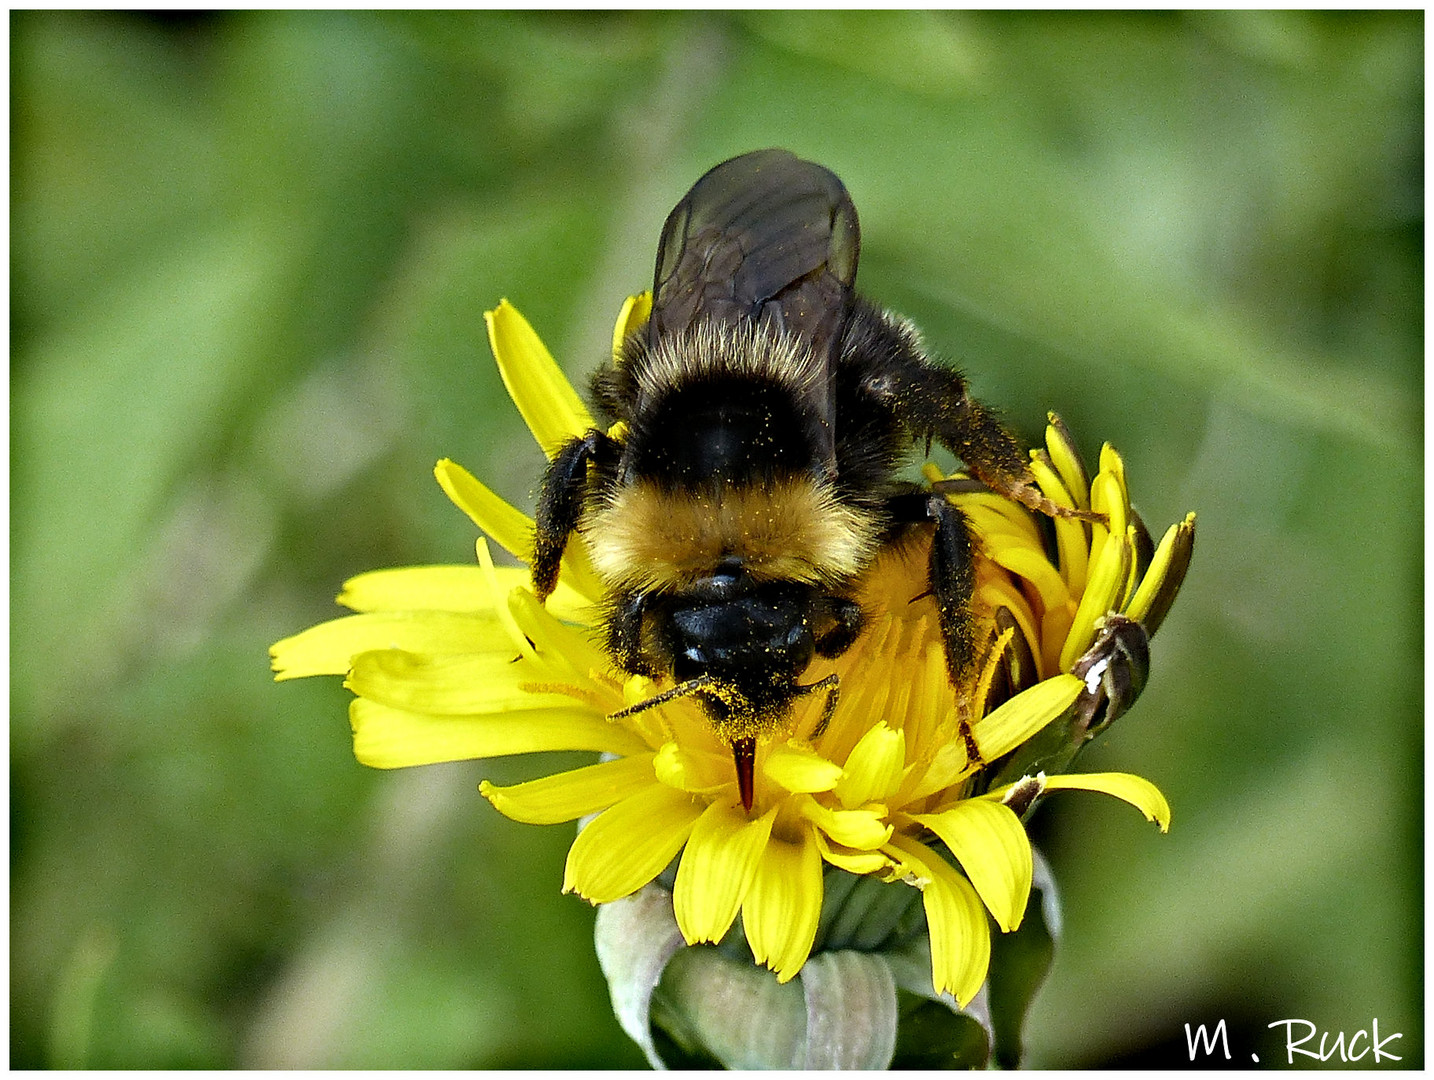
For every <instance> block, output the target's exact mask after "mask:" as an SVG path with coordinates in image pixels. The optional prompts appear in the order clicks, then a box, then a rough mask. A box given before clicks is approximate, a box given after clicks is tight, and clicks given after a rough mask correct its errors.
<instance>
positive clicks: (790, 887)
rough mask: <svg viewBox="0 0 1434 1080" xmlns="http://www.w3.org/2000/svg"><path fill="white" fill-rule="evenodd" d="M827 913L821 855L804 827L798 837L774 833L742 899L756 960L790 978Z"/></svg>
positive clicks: (745, 926)
mask: <svg viewBox="0 0 1434 1080" xmlns="http://www.w3.org/2000/svg"><path fill="white" fill-rule="evenodd" d="M821 914H822V857H821V853H820V852H819V851H818V850H817V844H816V838H815V837H814V836H813V835H812V833H811V832H810V831H809V830H806V829H803V830H802V831H801V833H800V834H799V835H798V838H797V840H796V842H794V843H789V842H787V841H786V840H779V839H777V838H776V837H773V838H772V839H771V840H770V841H769V842H768V844H767V848H766V850H765V851H764V852H763V853H762V859H761V861H760V862H759V863H758V864H757V875H756V877H755V878H753V880H752V887H751V888H750V889H749V890H748V891H747V898H746V900H744V901H743V902H742V925H743V929H745V931H746V933H747V944H749V945H750V946H751V947H752V955H753V956H754V957H755V958H756V960H757V963H759V964H766V965H767V966H768V967H769V968H771V969H772V970H773V971H775V972H776V973H777V981H778V982H786V981H787V980H789V979H790V978H791V977H792V976H794V975H795V974H797V972H799V971H801V969H802V965H803V964H805V963H806V962H807V957H808V956H810V955H811V951H812V942H813V941H815V940H816V936H817V923H818V921H819V920H820V918H821Z"/></svg>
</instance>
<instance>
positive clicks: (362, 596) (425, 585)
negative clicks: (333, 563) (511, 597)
mask: <svg viewBox="0 0 1434 1080" xmlns="http://www.w3.org/2000/svg"><path fill="white" fill-rule="evenodd" d="M338 602H339V603H340V604H342V605H343V606H344V607H346V608H351V609H353V610H354V611H420V610H426V611H469V612H471V611H485V610H489V609H490V604H489V596H488V588H487V586H486V585H485V584H484V581H483V571H481V570H480V569H478V567H476V566H404V567H399V568H396V569H392V570H371V571H369V572H368V573H366V574H359V575H358V576H357V577H351V578H349V579H348V580H347V581H345V582H344V587H343V591H342V592H340V593H339V596H338Z"/></svg>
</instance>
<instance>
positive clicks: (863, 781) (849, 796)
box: [813, 720, 906, 810]
mask: <svg viewBox="0 0 1434 1080" xmlns="http://www.w3.org/2000/svg"><path fill="white" fill-rule="evenodd" d="M905 766H906V734H905V732H902V731H893V730H892V729H891V728H890V727H888V726H887V725H886V722H885V721H884V720H883V721H878V722H877V723H876V724H875V725H874V726H873V727H872V728H871V730H870V731H868V732H867V733H866V734H865V735H863V736H862V737H861V739H860V740H859V741H858V742H857V744H856V746H854V747H853V748H852V751H851V753H850V754H849V755H848V756H847V759H846V776H845V777H844V778H842V779H841V780H840V781H839V782H838V783H837V785H836V792H835V793H836V797H837V799H838V801H840V802H841V804H842V807H843V809H846V810H851V809H853V808H854V807H857V806H861V805H862V804H863V803H868V802H882V801H885V800H886V799H888V798H890V797H891V796H892V795H894V794H895V793H896V789H897V788H898V787H900V786H901V777H902V772H903V770H904V769H905ZM813 790H815V789H813Z"/></svg>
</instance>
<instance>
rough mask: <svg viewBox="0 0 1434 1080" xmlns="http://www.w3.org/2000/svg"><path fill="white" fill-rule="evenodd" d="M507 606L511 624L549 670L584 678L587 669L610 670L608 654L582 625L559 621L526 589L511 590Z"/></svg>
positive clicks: (555, 615) (589, 670)
mask: <svg viewBox="0 0 1434 1080" xmlns="http://www.w3.org/2000/svg"><path fill="white" fill-rule="evenodd" d="M507 608H508V613H509V614H510V615H511V616H512V618H513V623H514V625H515V626H517V628H518V630H519V631H520V632H521V633H522V634H523V636H524V637H525V638H526V639H527V640H528V641H531V642H532V643H533V648H534V649H535V650H536V652H537V655H538V657H539V658H540V659H541V660H542V661H543V662H544V663H546V664H548V665H549V667H550V669H551V670H554V671H558V672H563V671H566V672H571V673H573V675H574V676H576V677H577V678H583V679H585V678H586V677H587V676H588V673H589V672H593V671H601V672H605V671H609V670H611V668H612V664H611V662H610V661H609V660H608V657H607V654H606V653H605V652H603V651H602V650H601V649H599V648H598V647H597V646H596V645H595V644H594V643H593V642H592V641H591V640H590V638H589V636H588V634H587V632H586V631H585V630H584V629H583V628H581V627H574V626H569V625H568V624H566V623H564V622H562V621H561V620H560V619H558V617H557V614H556V613H555V612H552V611H549V610H548V608H547V607H546V606H544V605H543V604H542V603H541V602H540V601H539V600H538V598H537V597H536V596H534V595H533V594H532V593H531V592H530V591H529V590H528V589H526V588H519V589H513V590H512V591H510V592H509V593H508V598H507Z"/></svg>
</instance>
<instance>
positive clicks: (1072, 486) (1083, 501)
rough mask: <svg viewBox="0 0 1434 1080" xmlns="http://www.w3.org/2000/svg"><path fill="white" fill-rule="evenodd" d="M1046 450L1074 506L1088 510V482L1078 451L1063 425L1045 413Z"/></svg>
mask: <svg viewBox="0 0 1434 1080" xmlns="http://www.w3.org/2000/svg"><path fill="white" fill-rule="evenodd" d="M1046 419H1047V420H1048V421H1049V423H1048V424H1047V426H1046V450H1047V451H1048V452H1049V453H1050V455H1051V464H1052V465H1054V466H1055V469H1056V472H1057V473H1058V474H1059V475H1060V478H1061V483H1062V484H1063V485H1064V486H1065V489H1066V490H1067V491H1068V492H1070V494H1071V495H1072V497H1074V499H1075V501H1076V505H1077V506H1078V507H1080V509H1082V510H1089V509H1090V480H1089V478H1088V477H1087V475H1086V471H1085V465H1084V464H1082V463H1081V459H1080V451H1079V450H1078V449H1077V447H1076V444H1075V439H1073V438H1072V437H1071V433H1070V431H1069V430H1068V429H1067V428H1066V426H1065V423H1064V422H1063V421H1062V420H1061V418H1060V417H1059V416H1057V415H1056V414H1055V413H1047V414H1046Z"/></svg>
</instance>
